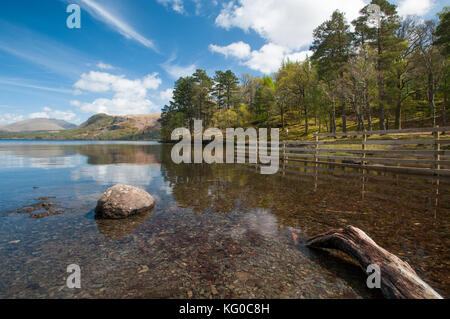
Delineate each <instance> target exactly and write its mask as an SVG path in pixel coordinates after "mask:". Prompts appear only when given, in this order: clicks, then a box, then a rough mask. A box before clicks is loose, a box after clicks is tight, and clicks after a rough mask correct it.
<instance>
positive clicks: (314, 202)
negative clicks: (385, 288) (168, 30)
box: [0, 141, 450, 298]
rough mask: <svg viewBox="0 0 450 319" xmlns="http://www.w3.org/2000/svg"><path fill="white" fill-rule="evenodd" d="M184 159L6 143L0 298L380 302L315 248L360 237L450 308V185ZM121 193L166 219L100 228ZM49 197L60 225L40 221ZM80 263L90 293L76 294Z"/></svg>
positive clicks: (142, 148) (163, 153)
mask: <svg viewBox="0 0 450 319" xmlns="http://www.w3.org/2000/svg"><path fill="white" fill-rule="evenodd" d="M171 147H172V146H170V145H162V144H157V143H153V142H76V141H67V142H49V141H0V298H188V297H190V296H192V297H193V298H381V297H382V296H381V294H380V292H379V291H377V290H370V289H368V288H367V287H366V275H365V274H364V272H363V271H362V270H361V269H360V267H359V266H358V265H357V264H356V263H355V262H354V261H352V260H351V259H350V258H349V257H347V256H346V255H344V254H342V253H339V252H334V251H321V250H310V249H308V248H306V247H305V241H306V240H307V239H308V238H310V237H312V236H315V235H317V234H319V233H322V232H325V231H328V230H330V229H333V228H339V227H344V226H347V225H353V226H356V227H359V228H361V229H362V230H364V231H365V232H366V233H367V234H368V235H369V236H371V237H372V238H373V239H374V240H375V241H376V242H377V243H378V244H379V245H381V246H382V247H384V248H386V249H387V250H389V251H390V252H392V253H394V254H396V255H397V256H399V257H400V258H402V259H403V260H405V261H407V262H409V263H410V264H411V266H412V267H413V268H414V269H415V270H416V272H417V273H418V274H419V276H421V277H422V279H424V280H425V281H426V282H427V283H429V284H430V285H431V286H432V287H433V288H434V289H435V290H437V291H438V292H439V293H441V294H442V295H443V296H444V297H450V254H449V247H450V238H449V234H450V217H449V216H450V215H449V213H450V180H448V179H444V178H442V179H440V180H439V181H438V180H437V179H436V178H431V177H420V176H409V175H398V174H397V175H395V174H388V173H380V172H367V173H362V172H360V171H358V170H354V169H348V168H345V169H344V168H340V167H337V166H336V167H333V166H324V165H321V166H320V170H318V171H314V170H311V167H308V166H305V167H304V168H298V169H290V170H288V171H286V172H280V173H278V174H276V175H261V174H259V170H258V169H256V168H255V167H252V166H250V165H242V164H241V165H238V164H215V165H207V164H180V165H176V164H174V163H173V162H172V160H171V158H170V150H171ZM438 182H439V183H438ZM118 183H120V184H128V185H134V186H138V187H141V188H143V189H145V190H147V191H148V192H149V193H150V194H152V196H153V197H154V198H155V200H156V206H155V208H154V209H153V211H152V212H151V213H147V214H143V215H137V216H133V217H131V218H128V219H125V220H99V219H96V218H95V216H94V209H95V206H96V203H97V200H98V199H99V197H100V196H101V194H102V193H103V192H104V191H105V190H106V189H107V188H109V187H111V186H113V185H115V184H118ZM46 197H47V199H46V201H47V202H50V205H54V206H52V207H54V209H55V210H56V211H57V212H58V214H56V215H49V216H46V215H45V214H44V215H39V212H38V214H37V215H34V212H29V211H27V208H29V207H31V206H32V205H35V204H37V203H39V201H36V199H38V198H46ZM41 202H42V201H41ZM71 264H77V265H79V266H80V268H81V284H82V288H81V289H69V288H67V286H66V279H67V276H68V275H69V274H68V273H67V266H68V265H71Z"/></svg>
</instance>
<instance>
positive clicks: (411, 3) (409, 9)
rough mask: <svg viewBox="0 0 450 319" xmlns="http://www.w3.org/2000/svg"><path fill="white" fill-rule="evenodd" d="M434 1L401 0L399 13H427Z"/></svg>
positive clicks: (404, 14) (405, 14) (402, 14)
mask: <svg viewBox="0 0 450 319" xmlns="http://www.w3.org/2000/svg"><path fill="white" fill-rule="evenodd" d="M432 5H433V2H432V1H431V0H401V1H399V5H398V13H399V15H401V16H407V15H418V16H422V15H425V14H427V13H428V12H429V11H430V9H431V7H432Z"/></svg>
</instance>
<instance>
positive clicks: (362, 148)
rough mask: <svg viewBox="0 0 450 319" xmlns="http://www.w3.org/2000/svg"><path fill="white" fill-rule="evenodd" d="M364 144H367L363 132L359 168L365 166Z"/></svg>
mask: <svg viewBox="0 0 450 319" xmlns="http://www.w3.org/2000/svg"><path fill="white" fill-rule="evenodd" d="M366 143H367V135H366V132H363V138H362V142H361V150H362V158H361V166H362V167H364V166H366V161H365V159H366Z"/></svg>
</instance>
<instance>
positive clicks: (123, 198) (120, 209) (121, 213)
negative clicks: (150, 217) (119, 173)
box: [95, 184, 155, 219]
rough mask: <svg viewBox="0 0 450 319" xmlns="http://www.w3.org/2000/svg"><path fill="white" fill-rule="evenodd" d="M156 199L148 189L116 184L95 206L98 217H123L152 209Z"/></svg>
mask: <svg viewBox="0 0 450 319" xmlns="http://www.w3.org/2000/svg"><path fill="white" fill-rule="evenodd" d="M154 206H155V200H154V198H153V197H152V195H150V194H149V193H147V192H146V191H144V190H143V189H140V188H138V187H134V186H129V185H120V184H119V185H116V186H113V187H111V188H109V189H107V190H106V192H105V193H104V194H103V195H102V196H101V197H100V199H99V200H98V202H97V207H96V208H95V215H96V217H100V218H110V219H122V218H127V217H128V216H132V215H136V214H139V213H143V212H147V211H150V210H151V209H152V208H153V207H154Z"/></svg>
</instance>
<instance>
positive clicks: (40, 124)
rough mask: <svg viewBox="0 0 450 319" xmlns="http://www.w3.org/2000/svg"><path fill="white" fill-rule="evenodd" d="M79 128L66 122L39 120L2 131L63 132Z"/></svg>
mask: <svg viewBox="0 0 450 319" xmlns="http://www.w3.org/2000/svg"><path fill="white" fill-rule="evenodd" d="M75 127H77V126H76V125H75V124H72V123H69V122H66V121H64V120H56V119H47V118H37V119H30V120H24V121H20V122H16V123H12V124H8V125H2V126H0V130H2V131H7V132H36V131H62V130H67V129H73V128H75Z"/></svg>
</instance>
